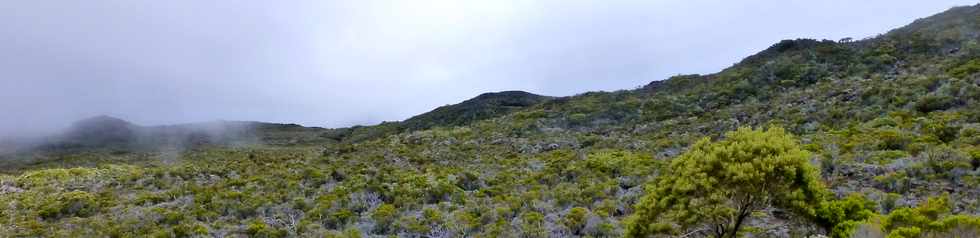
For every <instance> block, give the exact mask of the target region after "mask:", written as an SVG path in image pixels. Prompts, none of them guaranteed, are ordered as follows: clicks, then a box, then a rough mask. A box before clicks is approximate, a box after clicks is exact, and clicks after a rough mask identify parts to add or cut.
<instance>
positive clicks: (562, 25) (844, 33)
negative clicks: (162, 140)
mask: <svg viewBox="0 0 980 238" xmlns="http://www.w3.org/2000/svg"><path fill="white" fill-rule="evenodd" d="M972 4H976V2H972V1H962V0H930V1H922V0H862V1H853V0H825V1H796V0H744V1H722V0H716V1H706V0H645V1H629V0H624V1H617V0H596V1H578V0H540V1H527V0H487V1H477V0H473V1H453V0H416V1H378V0H356V1H355V0H351V1H330V0H309V1H300V0H282V1H251V0H214V1H198V0H169V1H158V0H96V1H63V0H33V1H10V2H6V3H5V4H4V5H5V6H4V10H3V11H0V54H3V56H2V57H0V112H3V113H2V114H0V115H2V116H0V136H2V135H14V134H26V133H38V132H42V131H53V130H57V129H59V128H63V127H66V126H67V125H69V124H70V123H71V122H72V121H75V120H78V119H82V118H86V117H91V116H96V115H110V116H115V117H119V118H123V119H126V120H129V121H132V122H134V123H137V124H143V125H159V124H175V123H186V122H201V121H213V120H250V121H267V122H280V123H299V124H303V125H306V126H321V127H345V126H351V125H356V124H361V125H369V124H375V123H379V122H381V121H396V120H404V119H406V118H408V117H411V116H413V115H417V114H420V113H424V112H426V111H429V110H431V109H434V108H435V107H438V106H442V105H447V104H452V103H457V102H460V101H463V100H465V99H468V98H471V97H474V96H476V95H478V94H480V93H484V92H493V91H504V90H524V91H528V92H532V93H537V94H543V95H550V96H568V95H575V94H578V93H583V92H587V91H600V90H604V91H611V90H619V89H633V88H636V87H639V86H642V85H645V84H647V83H649V82H651V81H656V80H662V79H665V78H667V77H670V76H672V75H678V74H692V73H699V74H707V73H713V72H717V71H719V70H721V69H723V68H725V67H728V66H731V65H732V64H733V63H735V62H737V61H739V60H741V59H742V58H744V57H746V56H749V55H751V54H753V53H755V52H758V51H760V50H763V49H765V48H767V47H768V46H770V45H772V44H774V43H776V42H778V41H779V40H781V39H795V38H815V39H834V40H836V39H840V38H844V37H853V38H855V39H861V38H866V37H873V36H875V35H877V34H881V33H885V32H886V31H888V30H890V29H893V28H897V27H900V26H903V25H905V24H908V23H910V22H912V21H913V20H915V19H917V18H922V17H927V16H929V15H932V14H935V13H939V12H941V11H943V10H946V9H949V8H950V7H953V6H959V5H972Z"/></svg>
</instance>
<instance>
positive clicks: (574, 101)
mask: <svg viewBox="0 0 980 238" xmlns="http://www.w3.org/2000/svg"><path fill="white" fill-rule="evenodd" d="M978 43H980V5H977V6H969V7H958V8H953V9H950V10H949V11H946V12H944V13H940V14H938V15H935V16H932V17H929V18H925V19H920V20H917V21H915V22H914V23H912V24H910V25H909V26H906V27H903V28H900V29H895V30H892V31H890V32H888V33H886V34H883V35H880V36H878V37H874V38H869V39H863V40H854V41H852V40H839V41H838V40H835V41H830V40H812V39H797V40H784V41H781V42H779V43H776V44H774V45H773V46H771V47H769V48H768V49H766V50H764V51H762V52H760V53H758V54H755V55H752V56H749V57H747V58H745V59H744V60H742V61H740V62H737V63H736V64H734V65H733V66H732V67H730V68H727V69H725V70H722V71H721V72H717V73H714V74H708V75H679V76H675V77H671V78H669V79H666V80H662V81H655V82H652V83H650V84H648V85H646V86H644V87H641V88H638V89H635V90H621V91H615V92H588V93H583V94H579V95H575V96H571V97H545V96H539V95H534V94H530V93H525V92H501V93H492V94H484V95H480V96H478V97H476V98H474V99H471V100H468V101H465V102H462V103H460V104H456V105H450V106H445V107H440V108H438V109H435V110H434V111H432V112H429V113H426V114H422V115H419V116H416V117H413V118H411V119H408V120H406V121H403V122H389V123H382V124H380V125H375V126H359V127H352V128H337V129H322V128H306V127H300V126H297V125H273V124H260V125H258V126H251V127H248V128H247V130H244V131H242V132H241V133H237V132H236V133H237V134H231V135H232V136H228V138H227V140H225V139H221V140H218V139H215V140H206V141H203V142H201V143H193V145H195V146H182V147H180V149H179V150H170V149H161V148H162V147H154V146H143V147H124V148H114V149H110V150H106V149H105V147H104V146H98V145H101V142H100V144H86V143H91V142H96V141H102V140H94V139H90V138H93V137H92V136H91V135H90V134H91V133H89V132H87V131H86V132H84V133H81V134H74V135H77V136H76V137H72V138H73V139H72V141H78V143H74V144H73V145H81V146H77V147H78V148H75V147H73V148H75V149H73V150H54V151H52V150H42V149H31V150H21V151H18V152H17V153H13V154H12V155H6V157H4V158H6V159H8V160H12V159H16V160H17V161H26V162H18V163H10V165H11V166H8V167H6V168H4V169H3V171H5V172H4V173H3V174H2V175H0V204H4V205H5V206H4V207H5V208H2V209H0V236H12V237H13V236H24V237H35V236H42V237H79V236H82V237H143V236H160V237H202V236H203V237H228V236H231V237H324V236H325V237H391V236H397V237H566V236H568V237H623V236H632V237H673V236H681V235H688V236H694V237H740V236H741V237H806V236H811V235H818V234H819V235H827V236H831V237H886V236H887V237H977V236H980V218H978V217H976V215H980V200H978V199H980V169H978V168H980V44H978ZM102 121H114V120H102ZM96 124H98V125H102V124H103V123H96ZM106 125H115V126H108V128H110V129H111V130H107V129H104V128H103V127H86V128H96V129H97V130H96V132H99V133H97V134H100V135H110V136H108V137H99V138H102V139H104V140H105V141H106V142H107V143H111V144H120V143H121V144H127V143H132V142H133V140H132V139H127V138H130V137H127V135H128V134H127V133H128V132H127V131H128V129H125V128H130V127H131V126H123V127H119V126H118V125H123V124H120V123H118V122H117V123H109V124H106ZM99 128H102V129H99ZM164 131H173V130H164ZM178 131H179V130H178ZM110 132H111V133H110ZM181 133H183V132H181ZM181 133H178V134H180V135H182V136H181V137H180V138H185V137H183V135H185V134H181ZM190 134H193V133H190V132H188V133H186V135H190ZM147 135H148V136H146V137H145V138H151V139H152V138H165V137H162V136H159V134H152V133H150V134H147ZM154 135H157V136H154ZM223 135H225V134H223ZM246 135H247V136H246ZM141 138H142V137H141ZM214 138H223V137H214ZM242 138H256V139H254V140H247V143H244V142H243V143H231V142H229V141H244V140H239V139H242ZM143 142H144V143H148V144H150V145H160V144H166V143H164V142H160V141H157V140H151V141H150V142H146V141H143ZM225 142H228V143H225ZM92 146H94V147H95V148H90V147H92ZM37 148H44V146H41V147H37ZM167 148H172V147H167Z"/></svg>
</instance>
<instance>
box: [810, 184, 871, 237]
mask: <svg viewBox="0 0 980 238" xmlns="http://www.w3.org/2000/svg"><path fill="white" fill-rule="evenodd" d="M875 206H876V205H875V204H874V202H872V201H869V200H867V199H865V198H864V196H861V195H859V194H853V195H851V196H848V197H847V198H845V199H842V200H830V201H824V202H821V203H820V205H819V206H818V207H817V210H816V221H817V223H818V224H820V225H821V226H823V227H824V229H827V230H828V231H829V234H830V237H834V238H847V237H850V236H851V234H852V233H853V232H854V229H855V228H856V226H857V225H858V224H860V223H861V222H864V221H866V220H867V219H868V218H870V217H872V216H874V215H875V209H874V207H875Z"/></svg>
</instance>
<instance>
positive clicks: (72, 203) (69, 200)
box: [38, 191, 99, 219]
mask: <svg viewBox="0 0 980 238" xmlns="http://www.w3.org/2000/svg"><path fill="white" fill-rule="evenodd" d="M98 209H99V204H98V202H96V197H95V195H92V194H91V193H88V192H84V191H72V192H67V193H62V194H58V195H57V196H56V197H55V198H54V199H51V200H48V201H47V202H46V203H44V205H43V206H42V207H41V208H40V210H39V213H38V215H40V216H41V217H42V218H45V219H51V218H61V217H85V216H89V215H92V214H95V212H97V211H98Z"/></svg>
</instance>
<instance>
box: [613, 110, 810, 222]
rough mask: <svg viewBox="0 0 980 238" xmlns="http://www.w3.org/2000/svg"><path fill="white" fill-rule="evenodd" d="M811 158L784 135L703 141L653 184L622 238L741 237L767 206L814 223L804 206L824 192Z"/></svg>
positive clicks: (745, 133) (777, 131)
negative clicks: (664, 237) (654, 237)
mask: <svg viewBox="0 0 980 238" xmlns="http://www.w3.org/2000/svg"><path fill="white" fill-rule="evenodd" d="M809 157H810V155H809V154H808V153H806V152H805V151H803V150H801V149H800V147H799V145H798V144H797V142H796V141H795V139H793V138H792V137H790V136H788V135H786V134H785V133H784V132H783V129H782V128H771V129H769V130H766V131H761V130H758V131H753V130H750V129H748V128H741V129H739V130H738V131H735V132H732V133H728V134H727V135H726V138H725V139H724V140H722V141H720V142H718V143H710V142H709V141H708V139H707V138H706V139H702V140H701V141H699V142H698V143H697V144H694V146H692V147H691V149H690V150H689V151H688V152H686V153H684V154H683V155H681V156H680V157H678V158H676V159H674V160H673V161H672V162H671V164H670V167H669V168H667V171H670V173H671V174H670V175H663V176H660V177H658V178H657V179H656V180H655V181H654V182H653V183H651V184H650V187H648V188H647V190H648V194H647V195H646V196H645V197H643V199H642V200H640V202H639V203H638V204H637V205H636V212H635V213H634V219H633V220H631V221H630V223H629V228H628V232H627V234H628V235H629V236H632V237H645V236H649V235H651V234H655V233H667V234H673V235H680V234H686V235H690V234H694V233H703V234H711V235H713V236H715V237H738V232H739V231H740V229H742V227H743V226H744V225H745V223H746V222H747V220H748V219H749V216H750V215H752V214H753V213H755V212H759V211H761V210H763V209H765V208H768V207H771V206H776V207H780V208H785V209H787V210H792V211H794V212H796V213H798V214H799V215H801V216H804V217H809V216H813V215H814V213H815V211H814V210H813V208H812V207H810V206H808V204H816V203H819V202H820V201H821V199H822V196H823V189H824V188H823V186H822V184H821V183H820V177H819V174H818V172H817V169H816V168H814V167H813V166H811V165H810V163H809V160H808V159H809Z"/></svg>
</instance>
